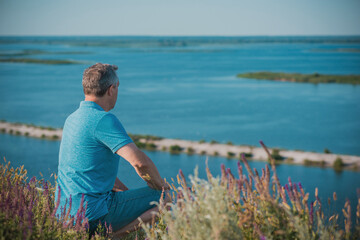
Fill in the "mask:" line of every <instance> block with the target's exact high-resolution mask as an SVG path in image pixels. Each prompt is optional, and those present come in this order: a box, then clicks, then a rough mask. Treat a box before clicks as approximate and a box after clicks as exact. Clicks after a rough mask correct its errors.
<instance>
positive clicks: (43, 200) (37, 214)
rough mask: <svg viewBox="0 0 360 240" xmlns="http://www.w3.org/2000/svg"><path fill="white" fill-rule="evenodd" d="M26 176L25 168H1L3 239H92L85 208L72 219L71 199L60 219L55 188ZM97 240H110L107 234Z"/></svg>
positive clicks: (0, 227) (0, 228) (0, 230)
mask: <svg viewBox="0 0 360 240" xmlns="http://www.w3.org/2000/svg"><path fill="white" fill-rule="evenodd" d="M26 174H27V172H26V170H24V167H23V166H22V167H21V168H16V169H14V168H10V162H7V163H6V161H5V163H4V164H1V165H0V239H89V233H88V220H87V218H85V207H84V206H83V205H82V206H81V207H80V208H79V210H78V211H77V214H76V216H70V215H69V212H70V209H71V200H70V202H69V204H68V205H67V208H68V209H66V207H65V208H64V209H61V216H56V215H55V213H56V211H57V208H58V206H59V200H60V199H57V204H54V195H55V194H54V193H55V187H54V186H52V185H51V184H50V183H49V182H48V181H44V180H37V179H36V178H35V177H33V178H31V179H30V180H29V181H27V180H28V179H27V176H26ZM58 191H59V189H58ZM93 238H94V239H107V237H106V231H104V234H103V235H100V234H95V235H94V236H93Z"/></svg>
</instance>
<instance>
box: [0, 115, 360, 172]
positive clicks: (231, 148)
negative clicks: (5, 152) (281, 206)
mask: <svg viewBox="0 0 360 240" xmlns="http://www.w3.org/2000/svg"><path fill="white" fill-rule="evenodd" d="M0 132H1V133H5V134H11V135H17V136H26V137H33V138H40V139H44V140H56V141H58V140H60V139H61V137H62V129H61V128H51V127H41V126H35V125H32V124H23V123H10V122H5V121H0ZM129 135H130V137H131V138H132V139H133V141H134V142H135V143H136V144H137V145H138V146H139V147H140V148H142V149H145V150H149V151H167V152H170V153H171V154H180V153H186V154H188V155H193V154H198V155H207V156H219V157H224V158H228V159H237V158H239V156H240V154H241V153H244V154H245V156H246V157H247V158H248V159H251V160H260V161H267V159H268V156H267V154H266V152H265V151H264V150H263V149H262V148H260V147H253V146H247V145H233V144H232V143H228V144H224V143H217V142H215V141H214V142H205V141H189V140H179V139H167V138H161V137H155V136H148V135H132V134H129ZM269 149H270V151H272V153H273V155H274V156H273V157H274V158H275V159H277V163H285V164H296V165H305V166H318V167H332V166H333V165H334V162H335V161H336V159H338V158H340V159H341V160H342V163H343V166H342V168H341V169H352V170H360V156H352V155H343V154H333V153H328V154H326V153H315V152H305V151H298V150H282V149H281V150H280V149H276V148H269Z"/></svg>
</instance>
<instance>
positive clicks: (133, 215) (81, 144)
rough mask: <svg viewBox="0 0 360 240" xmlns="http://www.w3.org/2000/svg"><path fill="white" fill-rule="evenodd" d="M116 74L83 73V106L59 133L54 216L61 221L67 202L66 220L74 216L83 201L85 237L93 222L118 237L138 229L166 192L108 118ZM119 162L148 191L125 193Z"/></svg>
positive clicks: (109, 68) (102, 68)
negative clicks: (125, 163)
mask: <svg viewBox="0 0 360 240" xmlns="http://www.w3.org/2000/svg"><path fill="white" fill-rule="evenodd" d="M116 70H117V66H114V65H109V64H101V63H97V64H95V65H93V66H91V67H89V68H88V69H86V70H85V71H84V74H83V80H82V84H83V89H84V94H85V101H82V102H81V103H80V107H79V108H78V109H77V110H76V111H75V112H74V113H72V114H71V115H70V116H69V117H68V118H67V119H66V121H65V125H64V129H63V136H62V140H61V145H60V153H59V171H58V179H57V183H58V187H59V188H60V194H61V195H60V196H61V197H60V207H59V208H58V211H57V213H58V214H59V215H61V209H64V206H65V205H66V203H69V201H70V198H71V201H72V207H71V212H70V214H71V215H74V216H75V214H76V212H77V210H78V208H79V207H80V204H81V199H82V197H84V206H85V204H87V208H86V213H85V217H87V218H88V219H89V225H90V232H92V231H94V230H95V228H96V226H97V225H98V224H99V222H101V223H102V224H104V223H105V222H106V223H107V225H108V226H109V225H111V226H112V229H113V232H117V234H118V235H121V234H123V233H125V232H126V231H131V230H133V229H134V227H136V226H137V225H138V224H139V221H138V220H137V218H138V217H140V218H141V219H142V221H144V222H149V221H151V219H152V214H151V213H152V212H153V211H156V210H157V207H155V206H151V205H150V202H152V201H159V199H160V196H161V193H162V190H164V189H168V186H167V185H166V184H165V182H164V180H163V179H162V178H161V177H160V174H159V172H158V170H157V168H156V166H155V165H154V163H153V162H152V161H151V160H150V158H149V157H147V156H146V155H145V154H144V153H143V152H142V151H140V150H139V149H138V148H137V147H136V145H135V144H134V143H133V141H132V140H131V139H130V137H129V136H128V135H127V133H126V131H125V129H124V128H123V126H122V125H121V123H120V122H119V120H118V119H117V118H116V117H115V115H113V114H111V113H109V111H110V110H111V109H113V108H114V106H115V104H116V100H117V95H118V87H119V79H118V77H117V75H116V72H115V71H116ZM119 156H121V157H123V158H124V159H126V160H127V161H128V162H129V163H130V164H131V165H132V166H133V167H134V168H135V170H136V172H137V173H138V174H139V176H140V177H142V178H143V179H144V180H145V181H146V182H147V184H148V186H149V187H144V188H141V189H135V190H128V188H127V187H126V186H125V185H124V184H123V183H122V182H121V181H120V180H119V179H118V178H117V177H116V176H117V172H118V163H119ZM57 192H58V191H56V193H57ZM57 195H58V194H57ZM56 199H57V196H55V200H56ZM67 207H68V206H67Z"/></svg>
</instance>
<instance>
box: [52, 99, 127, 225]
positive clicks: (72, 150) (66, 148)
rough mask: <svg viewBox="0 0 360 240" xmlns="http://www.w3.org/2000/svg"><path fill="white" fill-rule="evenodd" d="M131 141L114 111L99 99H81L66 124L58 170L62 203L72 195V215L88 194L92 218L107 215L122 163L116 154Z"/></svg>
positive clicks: (88, 212) (88, 206)
mask: <svg viewBox="0 0 360 240" xmlns="http://www.w3.org/2000/svg"><path fill="white" fill-rule="evenodd" d="M130 142H132V141H131V139H130V138H129V136H128V135H127V134H126V132H125V130H124V128H123V127H122V125H121V123H120V122H119V121H118V119H117V118H116V117H115V116H114V115H113V114H111V113H108V112H105V111H104V110H103V109H102V108H101V107H100V106H99V105H98V104H96V103H95V102H91V101H83V102H81V104H80V107H79V109H77V110H76V111H75V112H74V113H72V114H71V115H70V116H69V117H68V118H67V120H66V122H65V125H64V130H63V137H62V141H61V145H60V154H59V172H58V186H59V187H60V189H61V201H60V206H64V205H65V203H66V199H68V202H69V198H70V195H71V198H72V210H71V215H75V214H76V211H77V209H78V208H79V206H80V201H81V197H82V194H83V193H84V196H85V198H84V200H85V201H86V202H87V204H88V205H87V211H86V217H88V218H89V221H91V220H95V219H97V218H99V217H101V216H103V215H105V214H107V212H108V209H107V205H106V198H107V197H108V194H109V192H110V191H111V189H112V188H113V185H114V182H115V179H116V175H117V172H118V164H119V156H118V155H117V154H114V153H115V151H116V150H117V149H119V148H120V147H122V146H124V145H126V144H128V143H130ZM56 192H57V191H56ZM56 198H57V196H56ZM67 208H68V206H67ZM58 213H59V214H60V207H59V208H58Z"/></svg>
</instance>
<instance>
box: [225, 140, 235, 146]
mask: <svg viewBox="0 0 360 240" xmlns="http://www.w3.org/2000/svg"><path fill="white" fill-rule="evenodd" d="M226 145H229V146H232V145H234V144H233V143H232V142H231V141H228V142H227V143H226Z"/></svg>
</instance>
